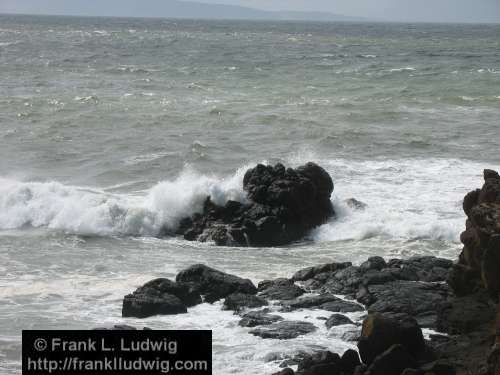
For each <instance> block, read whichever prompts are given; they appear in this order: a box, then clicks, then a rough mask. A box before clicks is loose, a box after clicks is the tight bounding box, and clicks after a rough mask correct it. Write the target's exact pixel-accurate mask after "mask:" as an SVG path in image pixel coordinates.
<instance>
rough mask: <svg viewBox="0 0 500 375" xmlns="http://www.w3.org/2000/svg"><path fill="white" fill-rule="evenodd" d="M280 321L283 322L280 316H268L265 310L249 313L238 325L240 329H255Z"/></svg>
mask: <svg viewBox="0 0 500 375" xmlns="http://www.w3.org/2000/svg"><path fill="white" fill-rule="evenodd" d="M280 320H283V318H282V317H281V316H279V315H272V314H269V312H268V311H266V310H262V311H250V312H248V313H246V314H245V315H243V317H242V319H241V320H240V321H239V323H238V324H239V325H240V326H242V327H256V326H266V325H270V324H273V323H276V322H279V321H280Z"/></svg>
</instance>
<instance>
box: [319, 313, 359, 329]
mask: <svg viewBox="0 0 500 375" xmlns="http://www.w3.org/2000/svg"><path fill="white" fill-rule="evenodd" d="M344 324H355V323H354V322H353V321H352V320H351V319H349V318H348V317H347V316H345V315H342V314H333V315H332V316H330V317H329V318H328V319H327V320H326V322H325V325H326V328H328V329H329V328H332V327H336V326H341V325H344Z"/></svg>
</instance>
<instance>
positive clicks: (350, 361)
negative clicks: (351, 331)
mask: <svg viewBox="0 0 500 375" xmlns="http://www.w3.org/2000/svg"><path fill="white" fill-rule="evenodd" d="M360 364H361V361H360V360H359V355H358V352H357V351H355V350H352V349H348V350H346V351H345V352H344V354H343V355H342V358H340V362H339V365H340V369H341V370H342V372H343V373H344V374H352V373H353V372H354V370H355V369H356V367H358V366H359V365H360Z"/></svg>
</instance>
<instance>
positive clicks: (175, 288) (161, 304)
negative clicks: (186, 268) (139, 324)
mask: <svg viewBox="0 0 500 375" xmlns="http://www.w3.org/2000/svg"><path fill="white" fill-rule="evenodd" d="M198 303H201V296H200V294H199V293H198V292H197V290H196V289H195V288H193V287H192V286H190V285H188V284H183V283H176V282H173V281H171V280H168V279H163V278H160V279H155V280H151V281H149V282H147V283H146V284H144V285H143V286H141V287H140V288H138V289H137V290H136V291H135V292H133V293H132V294H129V295H127V296H125V297H124V299H123V307H122V316H123V317H137V318H146V317H148V316H152V315H168V314H181V313H186V312H187V307H188V306H194V305H196V304H198Z"/></svg>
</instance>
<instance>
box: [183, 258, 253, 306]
mask: <svg viewBox="0 0 500 375" xmlns="http://www.w3.org/2000/svg"><path fill="white" fill-rule="evenodd" d="M175 279H176V281H177V282H180V283H184V284H187V285H190V286H191V287H192V288H193V289H194V290H197V291H198V292H199V293H200V294H202V295H203V296H204V298H205V301H207V302H214V301H217V300H219V299H221V298H225V297H226V296H228V295H230V294H232V293H243V294H256V293H257V288H256V287H255V285H253V283H252V282H251V281H250V280H248V279H242V278H241V277H238V276H235V275H230V274H227V273H224V272H221V271H218V270H216V269H213V268H210V267H208V266H205V265H203V264H195V265H193V266H191V267H189V268H187V269H185V270H183V271H181V272H179V273H178V274H177V276H176V278H175Z"/></svg>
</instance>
